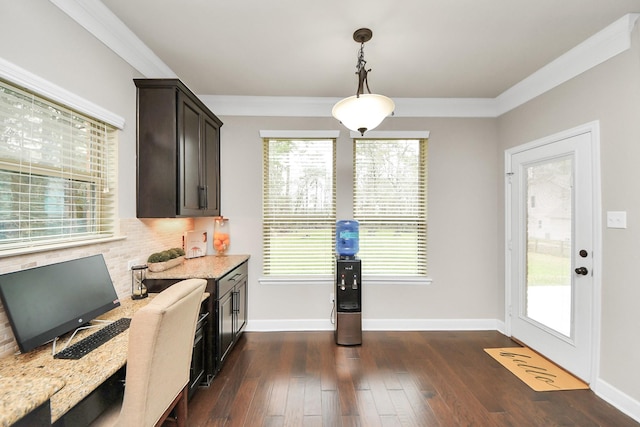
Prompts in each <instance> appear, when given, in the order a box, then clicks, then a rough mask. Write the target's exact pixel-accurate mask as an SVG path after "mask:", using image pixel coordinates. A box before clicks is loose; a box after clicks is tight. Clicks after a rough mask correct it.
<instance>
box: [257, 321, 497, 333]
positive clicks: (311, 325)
mask: <svg viewBox="0 0 640 427" xmlns="http://www.w3.org/2000/svg"><path fill="white" fill-rule="evenodd" d="M334 329H335V326H334V325H333V324H332V323H331V321H329V319H275V320H250V321H249V322H248V323H247V327H246V329H245V330H246V331H251V332H275V331H279V332H284V331H332V330H334ZM362 330H363V331H494V330H495V331H499V332H502V333H504V332H503V331H504V322H503V321H501V320H497V319H363V320H362Z"/></svg>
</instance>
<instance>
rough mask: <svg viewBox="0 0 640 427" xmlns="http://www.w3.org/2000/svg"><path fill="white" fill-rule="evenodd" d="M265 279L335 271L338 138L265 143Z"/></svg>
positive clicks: (278, 140)
mask: <svg viewBox="0 0 640 427" xmlns="http://www.w3.org/2000/svg"><path fill="white" fill-rule="evenodd" d="M263 162H264V168H263V170H264V176H263V224H262V230H263V256H264V264H263V274H264V275H265V276H291V275H295V276H305V275H326V274H330V273H331V272H332V271H333V263H334V241H335V237H334V230H335V222H336V181H335V175H336V174H335V139H271V138H264V139H263Z"/></svg>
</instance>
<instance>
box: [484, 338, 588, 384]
mask: <svg viewBox="0 0 640 427" xmlns="http://www.w3.org/2000/svg"><path fill="white" fill-rule="evenodd" d="M484 351H486V352H487V353H488V354H489V355H490V356H491V357H493V358H494V359H496V360H497V361H498V362H499V363H500V364H501V365H502V366H504V367H505V368H507V369H508V370H509V371H511V372H512V373H513V374H514V375H515V376H516V377H518V378H520V379H521V380H522V381H523V382H524V383H525V384H527V385H528V386H529V387H531V388H532V389H534V390H535V391H558V390H585V389H588V388H589V386H588V385H587V384H586V383H584V382H583V381H581V380H579V379H578V378H576V377H574V376H573V375H571V374H570V373H568V372H567V371H565V370H564V369H562V368H560V367H559V366H557V365H555V364H553V363H552V362H550V361H549V360H547V359H545V358H544V357H542V356H541V355H539V354H538V353H536V352H535V351H533V350H531V349H530V348H527V347H504V348H485V349H484Z"/></svg>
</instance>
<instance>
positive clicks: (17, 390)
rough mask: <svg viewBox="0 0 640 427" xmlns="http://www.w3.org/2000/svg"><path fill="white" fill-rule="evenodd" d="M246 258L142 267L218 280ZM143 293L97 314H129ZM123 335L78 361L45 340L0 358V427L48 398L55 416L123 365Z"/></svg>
mask: <svg viewBox="0 0 640 427" xmlns="http://www.w3.org/2000/svg"><path fill="white" fill-rule="evenodd" d="M248 259H249V255H224V256H215V255H211V256H204V257H199V258H191V259H187V260H185V262H184V263H183V264H182V265H180V266H177V267H173V268H171V269H168V270H165V271H161V272H156V273H153V272H148V273H147V278H149V279H193V278H197V279H220V278H222V277H223V276H224V275H225V274H227V273H228V272H230V271H231V270H233V269H234V268H236V267H237V266H238V265H240V264H242V263H243V262H245V261H247V260H248ZM149 295H150V297H149V298H145V299H142V300H135V301H134V300H131V299H130V298H129V297H127V298H124V299H123V300H121V301H120V303H121V306H120V307H118V308H116V309H113V310H111V311H110V312H109V313H106V314H105V315H103V316H100V319H104V320H116V319H119V318H120V317H132V316H133V313H134V312H135V311H136V310H138V309H139V308H141V307H143V306H144V305H145V304H147V303H148V301H149V300H150V299H151V298H153V295H154V294H149ZM93 332H95V329H90V330H84V331H81V332H79V333H78V334H77V335H76V338H74V342H77V341H78V340H80V339H82V338H84V337H85V336H87V335H89V334H91V333H93ZM66 339H67V336H65V337H63V338H62V339H61V340H59V341H58V343H57V346H58V347H59V349H62V347H63V346H64V345H65V342H66ZM128 339H129V331H128V330H126V331H124V332H123V333H121V334H119V335H118V336H116V337H115V338H113V339H111V340H109V341H108V342H107V343H105V344H104V345H102V346H100V347H98V348H97V349H95V350H94V351H92V352H91V353H89V354H87V355H86V356H84V357H82V358H81V359H79V360H65V359H54V358H53V355H52V351H51V347H52V346H51V344H47V345H43V346H42V347H41V348H39V349H36V350H33V351H30V352H28V353H25V354H17V355H13V356H7V357H4V358H2V359H0V427H4V426H9V425H11V424H13V423H15V422H16V421H18V420H19V419H20V418H22V417H23V416H24V415H26V414H27V413H29V412H30V411H32V410H33V409H35V408H37V407H38V406H40V405H41V404H43V403H45V402H46V401H47V400H49V399H50V400H51V420H52V422H55V421H57V420H58V419H59V418H60V417H62V416H63V415H64V414H65V413H66V412H67V411H69V410H70V409H71V408H73V407H74V406H75V405H77V404H78V403H79V402H80V401H81V400H82V399H84V398H85V397H86V396H87V395H89V393H91V392H92V391H93V390H95V389H96V388H97V387H98V386H100V385H101V384H102V383H104V382H105V381H106V380H107V379H108V378H109V377H110V376H111V375H113V374H114V373H116V372H117V371H118V370H119V369H120V368H121V367H123V366H124V365H125V364H126V362H127V343H128Z"/></svg>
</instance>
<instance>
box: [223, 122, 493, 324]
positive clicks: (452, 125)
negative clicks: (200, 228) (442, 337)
mask: <svg viewBox="0 0 640 427" xmlns="http://www.w3.org/2000/svg"><path fill="white" fill-rule="evenodd" d="M221 119H222V121H223V122H224V125H223V126H222V131H221V132H222V149H221V150H222V152H221V158H222V167H221V169H222V170H221V180H222V201H221V204H222V213H223V215H224V216H226V217H228V218H230V223H231V227H232V231H231V233H232V251H233V252H240V253H249V254H250V255H251V262H250V289H249V291H250V293H249V316H250V324H249V328H252V327H258V328H259V327H261V325H262V324H263V323H266V322H267V321H273V322H275V324H278V325H282V324H288V325H289V327H291V328H295V327H300V325H301V323H300V322H294V321H293V320H296V319H305V320H309V319H313V320H315V321H316V323H317V326H318V327H323V326H324V327H330V324H329V323H328V322H329V321H328V319H329V315H330V311H331V305H330V304H329V293H330V292H331V291H333V288H332V286H331V285H326V286H325V285H310V284H294V285H266V284H259V283H258V277H259V276H260V275H261V267H262V254H261V249H262V246H261V245H262V240H261V239H262V229H261V212H262V204H261V203H262V193H261V191H262V140H261V139H260V136H259V131H260V130H282V129H287V130H335V129H339V130H340V132H341V133H340V135H341V136H340V138H339V140H338V149H337V151H338V162H337V178H338V184H337V185H338V201H337V203H338V207H337V210H338V214H339V216H340V217H346V218H348V217H350V215H351V206H352V204H351V186H352V169H351V168H352V141H351V139H350V138H349V134H348V132H347V131H346V130H345V129H344V128H341V126H340V125H339V124H338V123H337V122H336V121H335V120H334V119H332V118H264V117H221ZM378 130H420V131H423V130H428V131H430V132H431V134H430V135H431V136H430V139H429V148H428V151H429V153H428V157H429V160H428V164H429V176H428V180H429V196H428V197H429V200H428V215H429V231H428V233H429V236H428V239H429V240H428V242H429V243H428V250H429V255H428V269H429V275H430V276H431V277H432V278H433V283H432V284H431V285H427V286H420V285H397V284H389V285H370V286H367V283H366V282H365V283H364V284H363V309H362V310H363V321H364V322H365V326H366V324H367V322H370V323H371V322H373V323H378V322H377V320H381V319H395V320H399V319H402V320H405V321H404V322H398V323H397V324H393V323H389V325H391V326H390V327H394V326H397V325H398V324H401V325H403V326H406V327H412V326H413V327H420V326H424V325H427V324H431V325H433V324H435V323H434V322H432V321H434V320H436V319H446V320H449V322H445V324H446V325H449V327H451V326H452V325H455V320H459V319H464V320H469V319H483V320H488V321H490V322H491V325H492V327H493V326H494V325H495V319H499V318H502V316H503V313H502V311H503V309H502V307H503V302H502V300H501V299H500V297H499V296H500V292H501V291H500V289H499V286H500V285H499V280H498V271H497V256H498V252H497V247H498V241H497V235H498V233H497V227H498V219H497V217H498V212H497V200H498V199H497V191H498V190H497V188H498V185H497V179H498V175H497V173H496V171H497V170H498V154H497V146H496V138H497V135H496V127H495V120H494V119H401V118H390V119H387V120H386V121H385V122H384V123H383V125H382V126H381V127H380V128H379V129H378ZM364 262H366V260H365V261H364ZM279 320H282V321H283V322H276V321H279ZM311 323H313V322H311ZM481 323H482V322H481Z"/></svg>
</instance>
